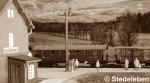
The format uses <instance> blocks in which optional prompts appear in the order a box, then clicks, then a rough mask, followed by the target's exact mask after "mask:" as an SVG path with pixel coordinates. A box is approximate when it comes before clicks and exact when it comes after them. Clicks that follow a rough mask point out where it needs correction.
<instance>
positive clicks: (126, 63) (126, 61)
mask: <svg viewBox="0 0 150 83" xmlns="http://www.w3.org/2000/svg"><path fill="white" fill-rule="evenodd" d="M124 67H125V70H128V67H129V61H128V59H127V58H126V59H125V64H124Z"/></svg>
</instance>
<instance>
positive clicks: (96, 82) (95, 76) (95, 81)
mask: <svg viewBox="0 0 150 83" xmlns="http://www.w3.org/2000/svg"><path fill="white" fill-rule="evenodd" d="M106 76H107V77H109V78H110V80H108V79H105V78H106ZM114 76H115V77H118V78H120V77H122V78H124V77H125V76H126V78H131V76H132V77H133V78H134V77H135V78H137V76H138V77H139V78H149V79H150V73H144V72H142V73H141V72H134V73H133V72H120V73H118V72H109V73H108V72H107V73H106V72H98V73H96V72H93V73H86V74H83V75H81V76H78V77H76V78H72V79H70V80H68V81H66V82H65V83H70V82H71V81H72V83H149V82H148V80H144V82H134V81H132V82H131V81H130V82H127V81H126V82H123V81H119V80H118V81H112V77H114ZM105 80H106V81H105Z"/></svg>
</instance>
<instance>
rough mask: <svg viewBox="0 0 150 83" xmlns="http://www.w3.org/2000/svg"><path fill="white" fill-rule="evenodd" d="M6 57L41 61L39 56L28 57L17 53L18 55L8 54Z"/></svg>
mask: <svg viewBox="0 0 150 83" xmlns="http://www.w3.org/2000/svg"><path fill="white" fill-rule="evenodd" d="M8 58H12V59H17V60H22V61H26V62H28V61H41V60H40V59H39V58H35V57H29V56H27V55H26V56H25V55H18V56H9V57H8Z"/></svg>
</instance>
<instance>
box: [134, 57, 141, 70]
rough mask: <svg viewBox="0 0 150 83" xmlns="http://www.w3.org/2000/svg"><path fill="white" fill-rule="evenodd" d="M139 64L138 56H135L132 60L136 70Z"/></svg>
mask: <svg viewBox="0 0 150 83" xmlns="http://www.w3.org/2000/svg"><path fill="white" fill-rule="evenodd" d="M139 64H140V62H139V60H138V58H135V60H134V66H135V69H136V70H138V67H139Z"/></svg>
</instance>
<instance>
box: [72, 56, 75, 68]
mask: <svg viewBox="0 0 150 83" xmlns="http://www.w3.org/2000/svg"><path fill="white" fill-rule="evenodd" d="M72 61H73V70H75V68H76V67H75V59H72Z"/></svg>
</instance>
